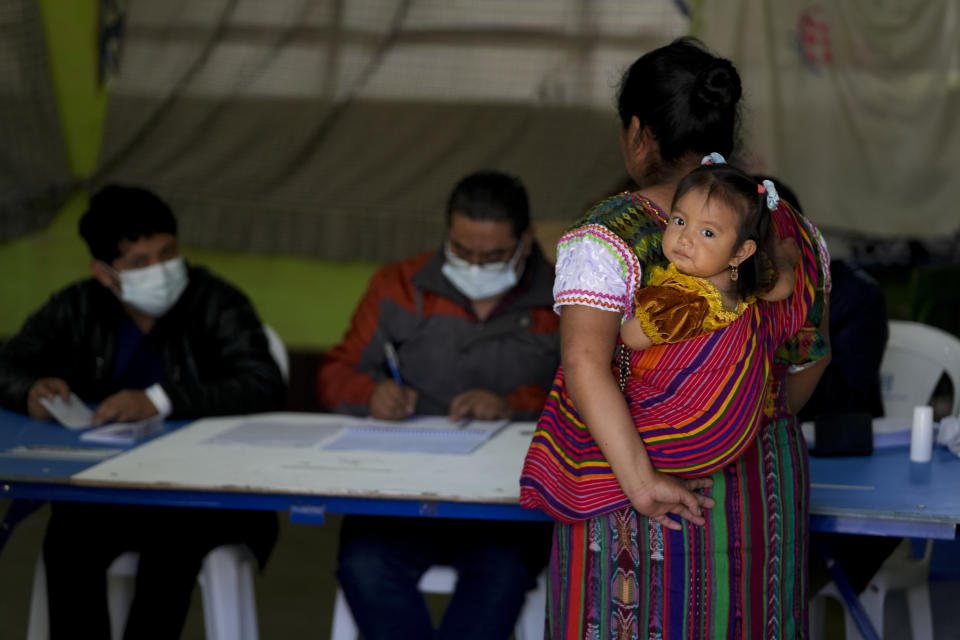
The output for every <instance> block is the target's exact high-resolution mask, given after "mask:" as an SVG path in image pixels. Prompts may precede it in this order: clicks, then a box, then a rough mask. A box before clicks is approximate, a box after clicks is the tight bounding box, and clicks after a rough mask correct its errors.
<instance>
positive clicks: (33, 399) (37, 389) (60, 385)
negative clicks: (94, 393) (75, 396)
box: [27, 378, 70, 420]
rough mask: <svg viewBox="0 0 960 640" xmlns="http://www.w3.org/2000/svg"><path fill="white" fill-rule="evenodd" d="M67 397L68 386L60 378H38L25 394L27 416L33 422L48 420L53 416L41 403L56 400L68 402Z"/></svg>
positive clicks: (68, 392)
mask: <svg viewBox="0 0 960 640" xmlns="http://www.w3.org/2000/svg"><path fill="white" fill-rule="evenodd" d="M69 396H70V385H68V384H67V383H66V381H64V380H62V379H60V378H40V379H39V380H37V381H36V382H34V383H33V386H31V387H30V391H28V392H27V414H28V415H29V416H30V417H31V418H33V419H34V420H49V419H50V418H52V417H55V416H54V415H53V414H52V413H51V412H50V410H49V409H48V408H47V405H46V404H44V402H43V401H44V400H48V401H53V400H54V399H55V398H56V399H59V400H60V401H61V402H68V401H69Z"/></svg>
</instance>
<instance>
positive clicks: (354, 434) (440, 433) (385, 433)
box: [323, 416, 507, 455]
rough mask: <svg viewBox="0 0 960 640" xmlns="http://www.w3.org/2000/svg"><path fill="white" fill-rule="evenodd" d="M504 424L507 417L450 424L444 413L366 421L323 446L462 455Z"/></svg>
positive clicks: (332, 449)
mask: <svg viewBox="0 0 960 640" xmlns="http://www.w3.org/2000/svg"><path fill="white" fill-rule="evenodd" d="M506 424H507V421H506V420H466V421H461V422H457V423H450V422H449V421H448V420H447V419H446V417H444V416H439V417H436V416H429V417H426V416H425V417H418V418H412V419H410V420H405V421H403V422H392V423H385V424H384V423H382V421H373V420H370V421H367V423H365V424H363V425H358V426H353V427H347V428H346V429H345V430H344V432H343V433H342V434H341V435H340V436H338V437H337V438H336V439H335V440H334V441H333V442H331V443H329V444H327V445H325V446H324V447H323V448H324V449H326V450H330V451H389V452H394V453H446V454H455V455H465V454H468V453H471V452H473V450H474V449H476V448H477V447H479V446H480V445H481V444H483V443H484V442H485V441H486V440H487V439H489V438H490V436H492V435H493V434H494V433H496V432H497V431H499V430H500V429H501V428H503V427H504V426H505V425H506Z"/></svg>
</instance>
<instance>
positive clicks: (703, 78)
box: [693, 58, 742, 109]
mask: <svg viewBox="0 0 960 640" xmlns="http://www.w3.org/2000/svg"><path fill="white" fill-rule="evenodd" d="M741 93H742V89H741V87H740V76H739V75H738V74H737V71H736V69H734V67H733V65H732V64H731V63H730V61H729V60H726V59H723V58H718V59H716V61H715V62H714V63H713V64H711V65H710V66H709V67H707V68H706V69H703V70H702V71H700V73H698V74H697V77H696V80H694V86H693V98H694V100H695V102H696V103H699V104H700V105H702V106H704V107H709V108H711V109H724V108H728V107H733V106H734V105H736V104H737V102H738V101H739V100H740V95H741Z"/></svg>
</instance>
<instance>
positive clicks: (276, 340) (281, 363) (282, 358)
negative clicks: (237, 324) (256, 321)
mask: <svg viewBox="0 0 960 640" xmlns="http://www.w3.org/2000/svg"><path fill="white" fill-rule="evenodd" d="M263 333H264V335H266V336H267V348H268V349H269V350H270V355H271V356H273V360H274V362H276V363H277V368H278V369H280V375H281V376H283V381H284V382H287V380H288V379H289V377H290V356H289V355H288V354H287V348H286V347H285V346H284V344H283V339H281V338H280V335H279V334H278V333H277V332H276V330H275V329H274V328H273V327H271V326H270V325H268V324H265V325H263Z"/></svg>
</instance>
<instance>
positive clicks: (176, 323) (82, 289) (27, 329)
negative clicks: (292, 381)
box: [0, 267, 285, 419]
mask: <svg viewBox="0 0 960 640" xmlns="http://www.w3.org/2000/svg"><path fill="white" fill-rule="evenodd" d="M189 278H190V280H189V284H188V285H187V288H186V290H184V292H183V294H182V295H181V296H180V299H179V300H178V301H177V304H176V305H175V306H174V307H173V308H172V309H171V310H170V311H168V312H167V313H166V315H164V316H163V317H161V318H159V319H158V320H157V322H156V324H155V325H154V328H153V330H152V331H151V332H150V334H149V335H148V338H147V339H150V340H155V341H156V342H157V344H158V346H159V351H160V354H161V358H162V361H163V374H164V376H163V377H164V379H163V381H162V382H161V383H160V384H161V386H162V387H163V390H164V391H165V392H166V394H167V396H169V398H170V402H171V404H172V407H173V412H172V414H171V416H170V417H171V418H174V419H177V418H196V417H203V416H213V415H228V414H244V413H253V412H258V411H272V410H277V409H280V408H282V406H283V403H284V399H285V386H284V383H283V380H282V378H281V375H280V370H279V369H278V368H277V365H276V364H275V362H274V361H273V358H272V357H271V356H270V353H269V351H268V349H267V340H266V337H265V335H264V333H263V328H262V325H261V322H260V319H259V318H258V317H257V314H256V311H254V309H253V306H252V305H251V304H250V301H249V300H248V299H247V297H246V296H245V295H244V294H243V293H241V292H240V291H239V290H237V289H236V288H235V287H233V286H232V285H230V284H228V283H227V282H225V281H223V280H221V279H220V278H218V277H216V276H214V275H213V274H211V273H210V272H209V271H207V270H206V269H202V268H199V267H190V268H189ZM124 317H125V312H124V310H123V306H122V305H121V304H120V302H119V301H118V300H117V298H116V296H115V295H114V294H113V293H112V292H111V291H110V290H108V289H107V288H105V287H104V286H103V285H101V284H100V283H99V282H97V281H96V280H94V279H92V278H91V279H87V280H83V281H80V282H77V283H75V284H73V285H70V286H69V287H67V288H65V289H63V290H61V291H58V292H57V293H55V294H53V295H52V296H51V297H50V299H49V300H48V301H47V303H46V304H45V305H44V306H43V307H41V308H40V309H39V310H38V311H36V312H35V313H34V314H33V315H31V316H30V317H29V318H28V319H27V321H26V323H24V325H23V328H22V329H21V330H20V332H19V333H18V334H17V335H15V336H13V337H12V338H10V340H8V341H7V342H5V343H4V344H3V346H2V347H0V406H3V407H4V408H6V409H11V410H14V411H20V412H26V408H27V393H28V392H29V390H30V387H31V386H33V384H34V382H36V380H37V379H38V378H44V377H57V378H62V379H64V380H65V381H66V382H67V384H68V385H70V388H71V390H73V391H74V392H75V393H76V394H77V395H78V396H79V397H80V399H81V400H83V401H84V402H90V403H97V402H101V401H102V400H104V399H105V398H106V397H108V396H110V395H111V394H113V393H115V392H117V391H119V390H120V389H118V388H116V387H115V384H114V383H113V381H112V376H113V366H114V359H115V356H116V349H117V330H118V327H119V326H120V322H121V321H122V320H123V319H124Z"/></svg>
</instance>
